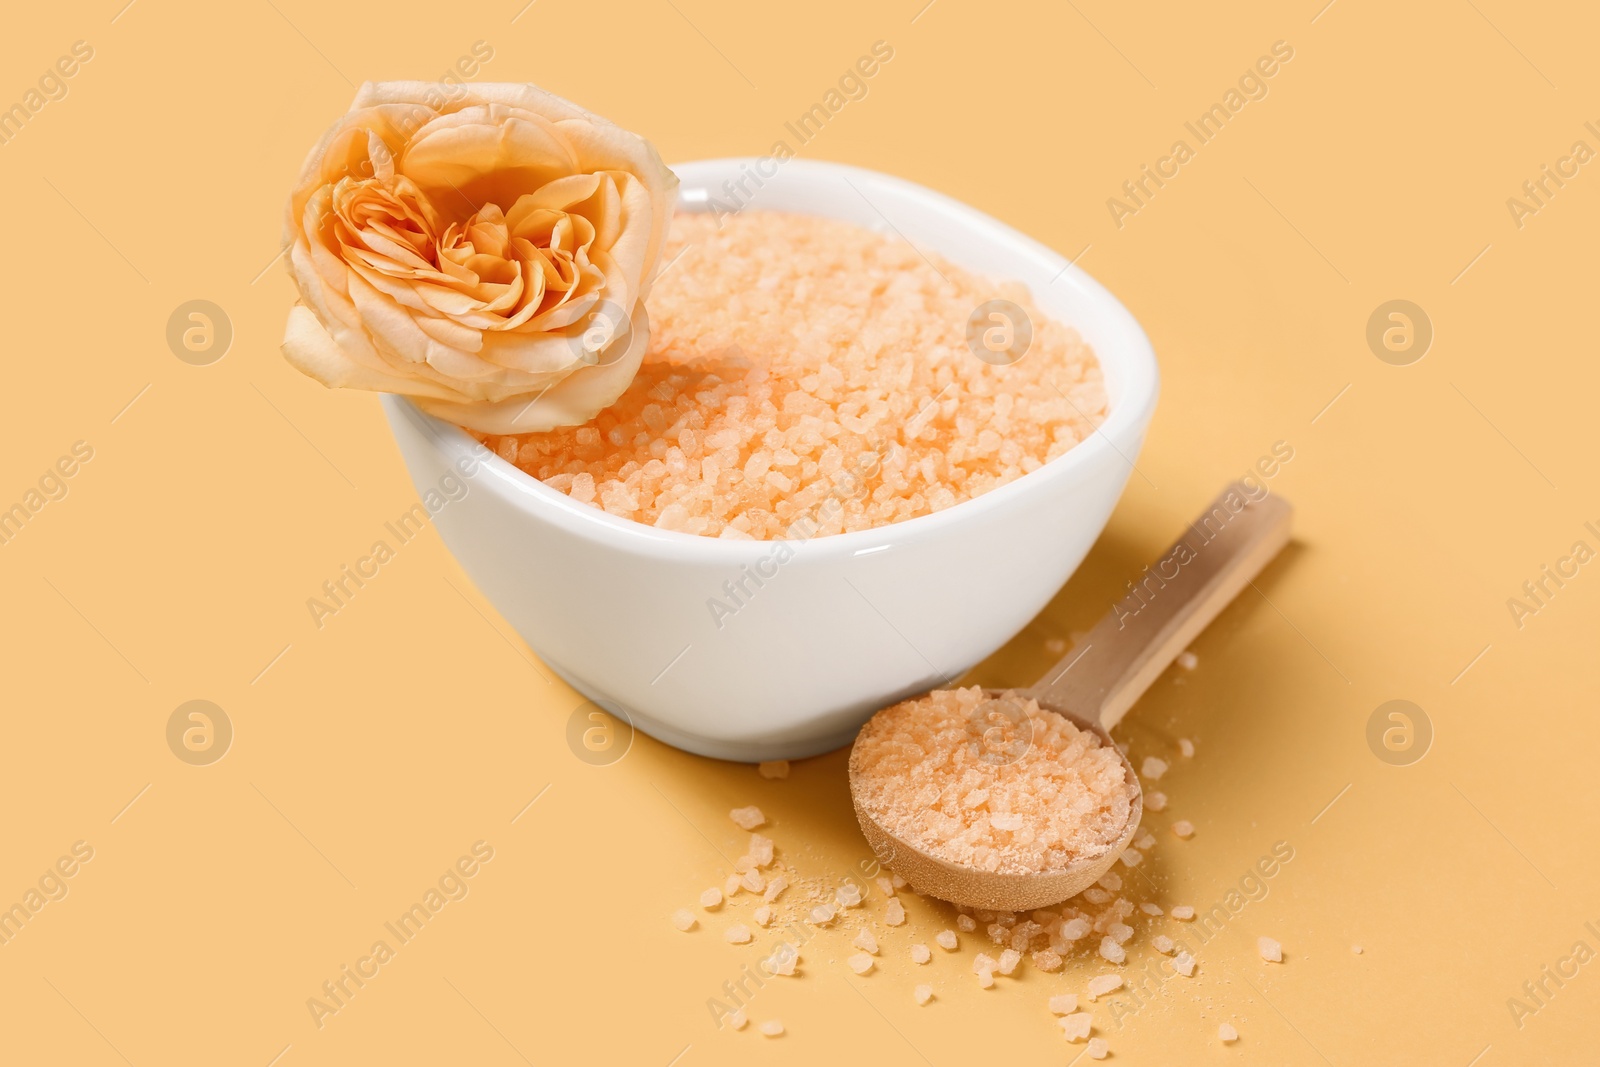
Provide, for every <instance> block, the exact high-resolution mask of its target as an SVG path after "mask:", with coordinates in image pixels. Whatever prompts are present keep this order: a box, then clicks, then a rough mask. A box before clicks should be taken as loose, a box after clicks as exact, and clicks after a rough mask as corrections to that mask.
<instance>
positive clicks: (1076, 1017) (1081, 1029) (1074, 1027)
mask: <svg viewBox="0 0 1600 1067" xmlns="http://www.w3.org/2000/svg"><path fill="white" fill-rule="evenodd" d="M1056 1021H1057V1022H1058V1023H1060V1024H1061V1034H1062V1036H1063V1037H1065V1038H1066V1039H1067V1040H1068V1041H1082V1040H1083V1039H1084V1038H1086V1037H1088V1036H1089V1028H1090V1024H1091V1023H1092V1022H1093V1021H1094V1016H1092V1015H1090V1014H1089V1013H1088V1012H1086V1011H1075V1012H1073V1013H1072V1014H1071V1015H1067V1016H1064V1017H1062V1018H1060V1019H1057V1020H1056Z"/></svg>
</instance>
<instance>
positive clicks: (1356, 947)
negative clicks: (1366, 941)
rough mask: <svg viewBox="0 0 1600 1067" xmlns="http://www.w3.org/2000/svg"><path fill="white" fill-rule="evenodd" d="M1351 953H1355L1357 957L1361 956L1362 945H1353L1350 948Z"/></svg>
mask: <svg viewBox="0 0 1600 1067" xmlns="http://www.w3.org/2000/svg"><path fill="white" fill-rule="evenodd" d="M1350 951H1351V952H1354V953H1355V954H1356V955H1357V956H1359V955H1361V951H1362V949H1361V946H1360V945H1351V946H1350Z"/></svg>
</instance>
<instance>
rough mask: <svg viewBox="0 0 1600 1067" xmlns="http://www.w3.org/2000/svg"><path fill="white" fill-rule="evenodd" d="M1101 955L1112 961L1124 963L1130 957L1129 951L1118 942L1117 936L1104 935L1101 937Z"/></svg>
mask: <svg viewBox="0 0 1600 1067" xmlns="http://www.w3.org/2000/svg"><path fill="white" fill-rule="evenodd" d="M1100 955H1101V957H1102V958H1104V959H1107V960H1110V961H1111V962H1112V963H1122V962H1123V961H1124V960H1126V959H1127V958H1128V953H1127V952H1126V951H1125V950H1124V949H1123V947H1122V946H1121V945H1119V944H1117V942H1116V939H1115V938H1111V937H1102V938H1101V939H1100Z"/></svg>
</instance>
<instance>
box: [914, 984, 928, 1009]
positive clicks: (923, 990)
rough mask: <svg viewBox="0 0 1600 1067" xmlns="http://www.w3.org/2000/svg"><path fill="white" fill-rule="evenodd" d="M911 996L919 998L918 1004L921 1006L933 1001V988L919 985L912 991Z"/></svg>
mask: <svg viewBox="0 0 1600 1067" xmlns="http://www.w3.org/2000/svg"><path fill="white" fill-rule="evenodd" d="M911 995H912V996H914V997H916V998H917V1003H918V1004H919V1005H920V1004H926V1003H928V1001H930V1000H932V999H933V986H931V985H919V986H917V988H916V989H914V990H912V991H911Z"/></svg>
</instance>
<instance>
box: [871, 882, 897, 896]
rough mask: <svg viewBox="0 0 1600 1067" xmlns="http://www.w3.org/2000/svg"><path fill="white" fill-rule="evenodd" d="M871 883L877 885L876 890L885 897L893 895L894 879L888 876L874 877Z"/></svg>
mask: <svg viewBox="0 0 1600 1067" xmlns="http://www.w3.org/2000/svg"><path fill="white" fill-rule="evenodd" d="M872 884H873V885H875V886H877V887H878V892H880V893H882V894H883V895H884V896H886V897H892V896H894V881H893V880H892V879H889V878H874V879H873V880H872Z"/></svg>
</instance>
